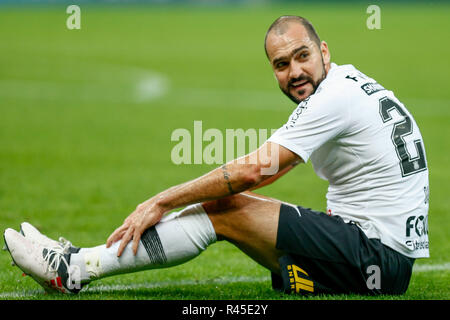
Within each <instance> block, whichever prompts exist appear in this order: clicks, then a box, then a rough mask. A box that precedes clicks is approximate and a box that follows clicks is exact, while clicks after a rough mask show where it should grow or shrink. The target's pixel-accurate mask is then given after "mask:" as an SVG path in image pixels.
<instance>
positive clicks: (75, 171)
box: [0, 4, 450, 300]
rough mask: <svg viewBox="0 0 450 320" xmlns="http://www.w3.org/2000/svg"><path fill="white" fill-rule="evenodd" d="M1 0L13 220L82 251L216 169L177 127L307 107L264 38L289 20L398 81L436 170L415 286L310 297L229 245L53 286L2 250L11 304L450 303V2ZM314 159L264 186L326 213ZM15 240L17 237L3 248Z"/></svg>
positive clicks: (275, 115)
mask: <svg viewBox="0 0 450 320" xmlns="http://www.w3.org/2000/svg"><path fill="white" fill-rule="evenodd" d="M366 7H367V5H363V4H352V5H341V6H331V5H320V6H302V7H300V6H287V7H263V6H257V7H252V6H240V7H207V8H206V7H177V6H154V7H152V6H148V7H139V6H114V5H110V6H88V5H86V6H83V5H82V6H81V12H82V13H81V30H68V29H67V28H66V19H67V17H68V15H67V14H66V12H65V9H66V7H65V6H53V7H39V6H34V7H0V122H1V125H0V229H1V230H2V232H3V230H4V229H6V228H7V227H12V228H18V227H19V224H20V223H21V222H22V221H29V222H31V223H33V224H34V225H36V226H37V227H39V228H40V229H41V231H42V232H44V233H46V234H47V235H49V236H50V237H53V238H57V237H58V236H61V235H62V236H64V237H66V238H68V239H70V240H71V241H72V242H73V243H74V244H75V245H78V246H94V245H98V244H101V243H104V242H105V241H106V239H107V237H108V236H109V234H110V233H111V232H112V231H113V230H114V229H115V228H116V227H117V226H119V225H120V224H121V223H122V221H123V219H124V218H125V217H126V216H127V215H128V214H129V213H131V212H132V211H133V210H134V208H135V207H136V205H137V204H139V203H141V202H143V201H144V200H146V199H148V198H149V197H151V196H152V195H154V194H155V193H157V192H159V191H161V190H163V189H166V188H168V187H170V186H172V185H175V184H179V183H181V182H184V181H186V180H188V179H193V178H195V177H197V176H199V175H201V174H203V173H205V172H207V171H208V170H210V169H212V168H214V167H215V165H175V164H173V163H172V161H171V157H170V156H171V150H172V148H173V147H174V145H175V144H176V143H175V142H172V141H171V133H172V132H173V131H174V130H175V129H177V128H186V129H188V130H190V131H191V132H192V130H193V122H194V120H202V121H203V129H204V130H206V129H208V128H218V129H220V130H225V129H227V128H231V129H234V128H243V129H248V128H261V129H269V128H278V127H279V126H281V125H282V124H283V123H284V122H285V121H286V120H287V118H288V116H289V115H290V113H291V110H292V109H293V108H294V107H295V106H294V105H293V104H292V103H290V101H289V100H288V99H287V98H285V97H284V96H283V95H282V94H281V92H280V91H279V89H278V86H277V84H276V81H275V80H274V77H273V75H272V72H271V69H270V66H269V65H268V63H267V61H266V58H265V54H264V50H263V39H264V34H265V31H266V29H267V28H268V26H269V25H270V24H271V23H272V21H273V20H275V19H276V18H277V17H278V16H280V15H283V14H297V15H303V16H306V17H308V18H309V19H310V20H311V21H312V22H313V23H314V24H315V26H316V28H317V31H318V32H319V34H320V36H321V38H322V39H323V40H326V41H327V42H328V45H329V47H330V50H331V54H332V60H333V61H334V62H336V63H338V64H346V63H351V64H353V65H355V66H356V67H357V68H358V69H360V70H361V71H362V72H364V73H366V74H368V75H370V76H372V77H373V78H375V79H377V80H378V82H379V83H381V84H382V85H383V86H385V87H386V88H389V89H391V90H393V91H394V92H395V93H396V95H397V97H398V98H399V99H400V100H401V101H403V102H404V103H405V105H406V106H407V107H408V109H409V110H410V111H411V112H412V114H413V115H414V116H415V119H416V121H417V123H418V124H419V126H420V128H421V131H422V135H423V137H424V143H425V148H426V151H427V157H428V164H429V168H430V180H431V181H430V187H431V200H430V213H429V230H430V231H429V232H430V233H429V236H430V245H431V258H430V259H424V260H419V261H417V262H416V267H417V269H416V271H415V272H414V274H413V277H412V280H411V284H410V287H409V289H408V291H407V293H406V294H405V295H404V296H401V297H392V296H381V297H375V298H374V297H372V298H369V297H360V296H356V295H346V296H321V297H314V298H300V297H298V296H287V295H282V294H279V293H276V292H274V291H272V289H271V285H270V274H269V272H268V271H266V270H265V269H264V268H262V267H260V266H259V265H257V264H256V263H255V262H253V261H252V260H251V259H250V258H248V257H247V256H245V255H244V254H243V253H241V252H240V251H239V250H238V249H236V248H235V247H234V246H232V245H231V244H228V243H222V242H221V243H216V244H214V245H212V246H211V247H210V248H209V249H208V250H206V251H205V252H204V253H202V254H201V255H200V256H199V257H198V258H197V259H194V260H192V261H190V262H188V263H187V264H184V265H182V266H177V267H173V268H170V269H164V270H163V269H161V270H151V271H146V272H141V273H135V274H128V275H122V276H117V277H112V278H107V279H104V280H100V281H97V282H94V283H92V284H91V285H89V287H88V288H87V289H85V290H83V291H82V292H81V293H80V294H79V295H77V296H74V297H67V296H57V295H44V294H43V290H42V289H41V288H40V287H39V286H38V285H37V284H36V283H35V282H34V281H33V280H32V279H30V278H29V277H22V276H21V272H20V271H19V270H18V269H17V268H15V267H14V268H13V267H11V266H10V257H9V254H8V253H6V252H3V251H2V252H1V253H0V268H1V270H2V272H1V273H0V299H164V300H170V299H449V298H450V290H449V287H450V286H449V284H450V269H449V268H450V266H449V263H450V241H449V240H450V239H449V227H450V216H449V214H448V208H449V207H450V200H449V199H450V198H449V197H448V189H447V187H448V182H449V180H450V171H449V169H448V165H449V155H450V153H449V151H448V150H449V148H450V145H449V137H450V126H449V124H450V109H449V104H450V90H448V75H449V73H450V60H449V57H450V45H449V44H448V41H446V40H445V39H447V37H448V31H449V30H450V20H449V19H448V16H449V15H450V6H448V5H447V6H444V5H439V6H437V5H406V4H403V5H391V4H383V5H380V7H381V19H382V20H381V21H382V29H381V30H368V29H367V28H366V19H367V17H368V15H367V14H366ZM326 188H327V184H326V182H325V181H322V180H320V179H319V178H318V177H316V176H315V174H314V172H313V170H312V167H311V165H310V164H308V165H304V166H301V167H298V168H297V169H296V170H294V171H293V172H292V173H290V174H289V175H287V176H286V177H284V178H283V179H282V180H281V181H279V182H277V183H276V184H274V185H271V186H269V187H266V188H264V189H261V190H260V192H261V193H263V194H265V195H269V196H271V197H275V198H278V199H281V200H284V201H288V202H293V203H298V204H302V205H304V206H308V207H312V208H315V209H317V210H325V207H326V203H325V193H326ZM2 244H3V243H2Z"/></svg>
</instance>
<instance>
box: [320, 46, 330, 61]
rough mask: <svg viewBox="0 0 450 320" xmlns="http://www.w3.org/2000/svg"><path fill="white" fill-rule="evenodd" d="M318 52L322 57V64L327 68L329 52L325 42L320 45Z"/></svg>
mask: <svg viewBox="0 0 450 320" xmlns="http://www.w3.org/2000/svg"><path fill="white" fill-rule="evenodd" d="M320 51H321V53H322V57H323V63H324V64H325V65H326V66H328V65H329V64H330V61H331V55H330V50H329V49H328V44H327V43H326V42H325V41H322V42H321V43H320Z"/></svg>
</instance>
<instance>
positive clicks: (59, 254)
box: [44, 241, 72, 283]
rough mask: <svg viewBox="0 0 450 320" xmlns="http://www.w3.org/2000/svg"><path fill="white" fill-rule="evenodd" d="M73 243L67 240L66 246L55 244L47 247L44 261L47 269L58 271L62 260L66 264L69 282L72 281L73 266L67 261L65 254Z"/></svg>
mask: <svg viewBox="0 0 450 320" xmlns="http://www.w3.org/2000/svg"><path fill="white" fill-rule="evenodd" d="M70 246H71V243H70V242H69V241H67V242H66V243H65V244H64V246H55V247H51V248H46V250H47V252H46V253H45V255H44V261H45V262H46V264H47V265H46V267H45V268H46V270H47V271H49V272H56V273H58V269H59V266H60V265H61V261H62V262H63V263H64V264H65V265H66V270H67V275H68V280H67V282H68V283H72V278H71V272H70V270H71V268H70V266H69V263H68V262H67V260H66V258H65V257H64V254H65V253H66V252H68V250H69V247H70Z"/></svg>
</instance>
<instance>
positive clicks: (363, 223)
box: [268, 63, 429, 258]
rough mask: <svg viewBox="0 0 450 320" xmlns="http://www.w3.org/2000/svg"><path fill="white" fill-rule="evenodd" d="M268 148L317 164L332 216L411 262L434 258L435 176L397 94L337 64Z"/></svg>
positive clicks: (417, 130)
mask: <svg viewBox="0 0 450 320" xmlns="http://www.w3.org/2000/svg"><path fill="white" fill-rule="evenodd" d="M268 141H271V142H274V143H277V144H279V145H282V146H283V147H285V148H287V149H289V150H291V151H292V152H294V153H296V154H297V155H299V156H300V157H301V158H302V159H303V161H304V162H307V161H308V160H309V159H311V162H312V165H313V167H314V170H315V172H316V173H317V175H318V176H320V177H321V178H323V179H325V180H328V182H329V187H328V192H327V213H328V214H329V215H339V216H340V217H342V218H343V219H344V221H345V222H349V221H353V222H355V223H356V224H357V225H358V226H359V227H360V228H361V229H362V230H363V231H364V233H365V234H366V235H367V237H368V238H377V239H380V241H381V242H382V243H383V244H385V245H387V246H389V247H391V248H392V249H394V250H396V251H398V252H400V253H402V254H404V255H406V256H408V257H412V258H422V257H429V250H428V206H429V205H428V199H429V196H428V195H429V183H428V169H427V162H426V155H425V148H424V144H423V139H422V136H421V134H420V131H419V128H418V126H417V124H416V122H415V121H414V119H413V117H412V116H411V114H410V113H409V111H408V110H407V109H406V108H405V106H404V105H403V104H402V103H401V102H400V101H399V100H398V99H397V98H396V97H395V96H394V94H393V93H392V91H389V90H387V89H385V88H383V87H382V86H381V85H380V84H378V83H377V82H376V81H375V80H373V79H371V78H369V77H367V76H366V75H364V74H362V73H361V72H359V71H358V70H357V69H355V67H353V66H352V65H342V66H337V65H336V64H334V63H332V64H331V68H330V70H329V72H328V74H327V76H326V78H325V79H324V80H323V81H322V82H321V84H320V85H319V87H318V88H317V90H316V92H315V93H314V94H313V95H311V96H310V97H308V98H307V99H305V100H304V101H302V102H301V103H300V104H299V105H298V106H297V108H296V109H295V110H294V112H293V113H292V114H291V116H290V118H289V120H288V121H287V123H286V124H285V125H284V126H283V127H281V128H279V129H278V130H277V131H276V132H275V133H274V134H273V135H272V136H271V137H270V138H269V140H268Z"/></svg>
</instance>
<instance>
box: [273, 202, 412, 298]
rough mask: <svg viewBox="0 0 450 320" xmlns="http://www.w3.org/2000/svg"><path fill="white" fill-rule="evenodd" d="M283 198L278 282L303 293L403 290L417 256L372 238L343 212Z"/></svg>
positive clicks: (275, 283) (286, 289)
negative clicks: (294, 203)
mask: <svg viewBox="0 0 450 320" xmlns="http://www.w3.org/2000/svg"><path fill="white" fill-rule="evenodd" d="M297 209H298V211H297V210H296V208H295V207H293V206H289V205H285V204H282V205H281V208H280V219H279V224H278V235H277V244H276V246H277V249H279V250H281V251H283V252H284V253H285V255H283V256H282V257H281V258H280V260H279V262H280V266H281V276H279V275H277V274H275V273H272V287H273V288H274V289H276V290H281V291H284V292H286V293H292V292H296V293H301V294H320V293H326V294H341V293H346V294H348V293H357V294H372V295H374V294H403V293H405V292H406V289H407V288H408V284H409V280H410V278H411V273H412V266H413V264H414V259H412V258H408V257H406V256H404V255H402V254H400V253H398V252H397V251H395V250H393V249H391V248H389V247H387V246H385V245H383V244H382V243H381V242H380V240H378V239H368V238H367V237H366V235H365V234H364V232H363V231H362V230H361V229H360V228H359V227H358V226H357V225H356V224H354V223H352V222H349V223H345V222H344V220H342V218H340V217H339V216H328V215H327V214H325V213H322V212H317V211H313V210H311V209H306V208H303V207H300V206H297Z"/></svg>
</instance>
